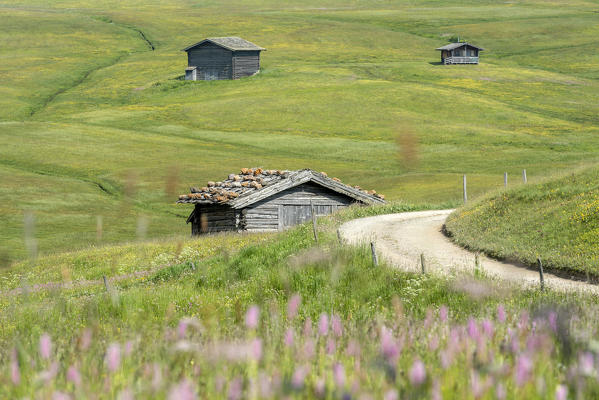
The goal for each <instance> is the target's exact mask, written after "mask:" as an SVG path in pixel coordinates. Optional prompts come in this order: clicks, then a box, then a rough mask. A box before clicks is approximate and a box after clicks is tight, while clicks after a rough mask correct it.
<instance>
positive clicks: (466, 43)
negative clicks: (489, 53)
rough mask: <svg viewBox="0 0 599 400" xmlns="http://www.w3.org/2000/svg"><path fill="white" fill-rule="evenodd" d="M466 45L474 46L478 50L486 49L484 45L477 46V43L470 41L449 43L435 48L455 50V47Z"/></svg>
mask: <svg viewBox="0 0 599 400" xmlns="http://www.w3.org/2000/svg"><path fill="white" fill-rule="evenodd" d="M464 46H470V47H474V48H475V49H477V50H478V51H485V49H483V48H482V47H478V46H475V45H473V44H471V43H468V42H461V43H450V44H447V45H445V46H441V47H438V48H436V49H435V50H454V49H458V48H460V47H464Z"/></svg>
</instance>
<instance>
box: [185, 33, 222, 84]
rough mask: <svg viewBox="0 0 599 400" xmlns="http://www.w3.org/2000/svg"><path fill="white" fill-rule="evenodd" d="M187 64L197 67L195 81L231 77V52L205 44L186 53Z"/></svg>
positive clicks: (208, 43)
mask: <svg viewBox="0 0 599 400" xmlns="http://www.w3.org/2000/svg"><path fill="white" fill-rule="evenodd" d="M187 64H188V65H189V66H190V67H197V80H206V81H209V80H220V79H231V78H232V77H233V52H232V51H231V50H227V49H225V48H223V47H220V46H217V45H215V44H213V43H210V42H206V43H203V44H201V45H199V46H198V47H195V48H193V49H190V50H189V51H188V52H187Z"/></svg>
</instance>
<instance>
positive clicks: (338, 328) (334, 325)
mask: <svg viewBox="0 0 599 400" xmlns="http://www.w3.org/2000/svg"><path fill="white" fill-rule="evenodd" d="M331 329H332V330H333V334H334V335H335V336H337V337H341V336H342V335H343V323H342V322H341V318H339V316H338V315H337V314H333V316H332V317H331Z"/></svg>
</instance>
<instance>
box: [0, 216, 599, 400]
mask: <svg viewBox="0 0 599 400" xmlns="http://www.w3.org/2000/svg"><path fill="white" fill-rule="evenodd" d="M413 209H414V207H410V206H406V205H395V206H393V207H389V206H387V207H379V208H375V209H352V210H349V211H348V212H345V213H343V214H341V215H337V216H335V217H334V218H327V219H319V244H318V245H315V244H314V239H313V237H312V231H311V230H312V227H311V226H310V225H303V226H299V227H297V228H294V229H292V230H290V231H287V232H285V233H281V234H276V235H271V236H269V237H263V236H259V235H247V236H245V237H240V236H239V235H221V236H214V237H202V238H199V239H195V240H193V241H188V242H185V243H180V242H179V241H178V240H173V241H166V242H162V243H151V244H143V245H139V246H137V247H136V246H127V247H116V248H104V249H102V252H101V253H102V254H106V255H108V257H115V258H116V259H117V265H119V264H121V263H123V264H127V265H129V266H130V267H131V270H133V271H135V270H143V269H144V268H146V265H147V263H148V262H150V263H152V262H154V263H158V264H162V263H164V262H166V263H167V264H170V265H169V266H167V267H163V269H161V270H159V271H154V272H152V274H151V275H149V276H142V277H139V276H137V277H136V276H133V277H130V278H128V279H126V280H124V281H114V280H113V279H110V293H107V292H106V290H105V289H104V286H103V285H102V284H101V283H100V284H97V285H92V286H84V287H75V288H71V289H63V290H52V289H50V290H40V291H33V292H29V293H25V294H21V295H18V296H7V295H6V294H5V293H2V294H0V311H1V312H0V359H2V360H3V362H2V363H0V395H1V396H2V397H10V398H13V397H43V398H46V397H48V398H51V397H54V398H57V397H59V396H61V398H66V397H65V396H71V398H91V397H93V398H118V397H127V396H129V397H131V396H133V397H135V398H138V397H139V398H183V397H184V398H196V397H195V396H192V395H189V396H184V395H183V394H181V393H188V392H190V391H191V392H195V393H197V394H198V395H199V398H253V397H254V398H281V397H286V398H347V397H350V396H351V397H352V398H354V397H356V398H360V397H363V396H370V397H373V398H383V396H386V397H387V398H396V397H398V396H401V398H413V399H418V398H430V397H435V396H437V395H438V393H440V394H442V396H443V398H445V399H463V398H495V390H499V391H500V393H502V392H501V391H503V392H505V394H506V396H507V397H506V398H527V399H528V398H530V399H536V398H539V399H540V398H547V397H553V393H555V392H556V391H560V390H561V391H563V390H569V391H570V393H571V395H573V396H580V397H583V398H592V397H593V396H595V395H596V394H597V392H598V390H599V386H598V384H597V379H596V375H595V374H594V373H593V372H592V371H593V370H590V369H589V368H591V369H592V368H594V367H592V366H591V367H589V362H588V360H589V357H591V360H592V359H593V358H592V357H593V354H594V353H593V352H594V351H596V342H594V341H593V340H592V338H593V337H596V334H597V328H598V327H599V322H598V321H597V313H596V311H595V308H596V307H595V305H596V299H595V298H592V297H587V296H583V295H580V294H570V295H565V294H559V293H553V292H551V291H546V292H539V291H532V290H531V291H521V290H517V289H514V288H506V287H502V286H500V285H497V283H496V282H492V281H489V280H487V279H485V278H484V277H480V276H479V277H476V276H459V277H451V278H448V277H445V278H439V277H435V276H430V275H421V274H413V273H405V272H401V271H399V270H397V269H394V268H390V267H389V266H387V265H385V264H384V263H382V264H381V265H380V266H378V267H376V268H374V267H373V266H372V262H371V259H370V250H369V248H366V247H364V248H346V247H343V246H340V245H339V243H338V241H337V236H336V229H337V228H338V226H339V224H340V223H341V222H342V221H344V220H346V219H349V218H353V217H356V216H362V215H366V214H374V213H383V212H390V211H408V210H413ZM216 243H218V244H216ZM215 246H217V247H219V249H218V250H217V251H216V252H214V251H211V250H210V249H213V248H214V247H215ZM41 262H42V263H43V264H44V265H45V266H46V268H48V269H50V274H49V275H47V276H46V277H45V278H50V277H51V275H52V274H54V273H56V272H59V271H69V272H68V273H64V274H63V277H65V279H68V277H75V276H82V275H81V274H85V273H86V271H88V270H92V272H91V274H92V275H93V276H97V275H99V274H102V273H107V274H108V275H109V276H112V277H114V276H115V274H116V273H118V271H117V270H116V269H113V270H111V268H109V267H107V262H106V257H101V256H100V254H99V252H98V251H97V250H93V251H91V252H77V253H73V254H70V255H63V256H61V257H60V258H55V257H54V258H48V259H43V260H41ZM14 272H15V273H16V274H18V273H21V272H22V271H14ZM111 274H112V275H111ZM34 279H35V277H34ZM0 285H2V287H4V281H3V280H0ZM9 287H11V286H10V285H9ZM481 293H484V294H483V295H482V297H481ZM298 295H299V296H300V298H301V305H300V306H299V307H298V308H297V313H298V315H297V316H294V315H293V314H294V311H293V310H295V309H296V307H294V306H293V305H290V304H292V303H293V302H294V301H295V300H293V299H294V298H296V296H298ZM252 306H257V307H258V308H259V310H260V313H259V316H258V317H257V322H255V323H254V322H252V320H253V319H254V318H252V317H251V316H249V315H251V313H248V314H246V313H247V312H248V310H249V309H250V308H251V307H252ZM288 310H292V311H288ZM328 321H330V324H329V322H328ZM254 324H255V325H254ZM248 325H249V326H248ZM48 339H49V340H48ZM257 340H258V341H257ZM48 343H50V345H48ZM419 362H422V363H423V368H424V372H425V376H422V374H418V376H420V378H418V376H416V374H415V373H414V372H412V371H413V369H414V368H415V366H417V365H419V364H418V363H419ZM591 365H594V364H591ZM573 377H575V379H574V378H573ZM539 382H540V383H539ZM485 396H486V397H485ZM498 397H500V398H502V397H503V396H501V395H500V396H498Z"/></svg>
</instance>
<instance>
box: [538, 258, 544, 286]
mask: <svg viewBox="0 0 599 400" xmlns="http://www.w3.org/2000/svg"><path fill="white" fill-rule="evenodd" d="M537 264H538V265H539V278H540V280H541V291H543V290H545V277H544V276H543V263H542V262H541V259H540V258H537Z"/></svg>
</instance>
